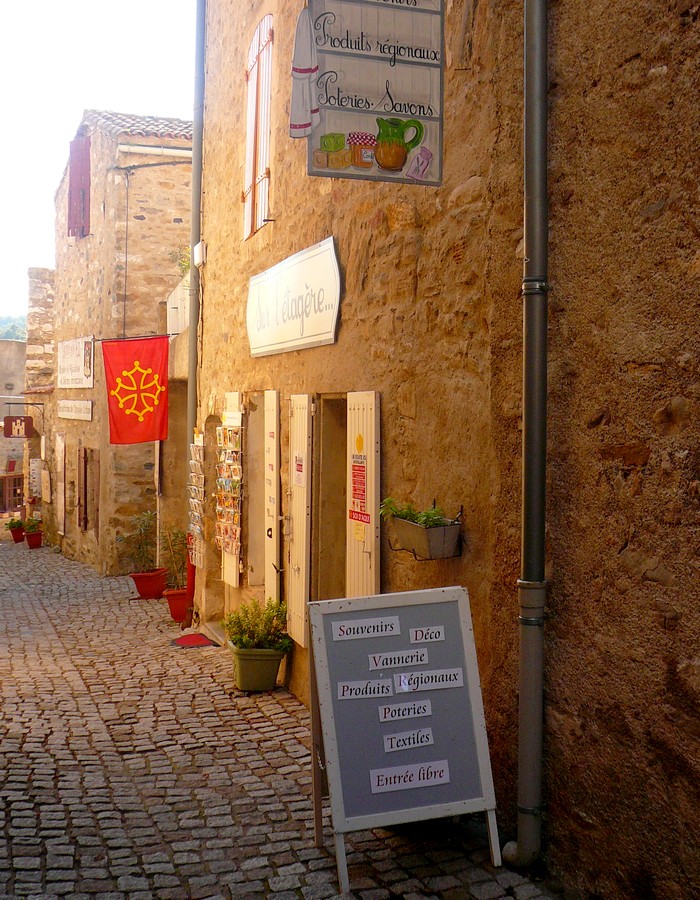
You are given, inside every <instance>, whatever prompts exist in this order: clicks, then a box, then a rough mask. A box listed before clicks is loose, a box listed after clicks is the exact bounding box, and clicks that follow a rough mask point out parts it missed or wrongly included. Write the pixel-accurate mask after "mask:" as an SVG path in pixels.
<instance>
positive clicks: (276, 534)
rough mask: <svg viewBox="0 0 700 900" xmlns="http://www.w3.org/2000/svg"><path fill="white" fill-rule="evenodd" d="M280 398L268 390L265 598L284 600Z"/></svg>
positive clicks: (265, 458) (266, 421)
mask: <svg viewBox="0 0 700 900" xmlns="http://www.w3.org/2000/svg"><path fill="white" fill-rule="evenodd" d="M279 422H280V398H279V392H278V391H265V442H264V443H265V457H264V466H265V472H264V485H265V520H264V528H265V597H266V598H268V597H271V598H272V599H273V600H275V601H278V600H279V599H280V576H279V571H280V439H279Z"/></svg>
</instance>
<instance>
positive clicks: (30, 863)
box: [0, 533, 553, 900]
mask: <svg viewBox="0 0 700 900" xmlns="http://www.w3.org/2000/svg"><path fill="white" fill-rule="evenodd" d="M5 534H7V533H5ZM134 596H135V591H134V590H133V584H132V582H131V580H130V579H128V578H99V577H97V576H96V575H95V573H94V572H93V571H92V570H91V569H89V568H88V567H86V566H83V565H81V564H79V563H74V562H70V561H67V560H65V559H64V558H63V557H62V556H61V555H60V554H57V553H55V552H54V551H53V550H52V549H51V548H48V547H44V548H42V549H40V550H29V549H28V547H27V545H26V544H18V545H14V544H11V543H8V542H7V541H5V540H4V541H3V542H2V543H0V639H1V641H2V647H1V652H0V693H1V703H2V715H1V719H0V827H1V829H2V838H1V840H0V896H2V897H37V898H39V897H40V898H49V897H69V898H78V897H98V898H102V900H117V898H125V897H129V898H204V897H222V898H227V897H238V896H249V897H274V898H277V900H291V898H302V897H303V898H309V900H312V898H325V897H333V896H338V890H339V888H338V882H337V874H336V868H335V859H334V857H333V855H332V852H331V850H332V835H331V831H330V821H329V819H328V818H326V819H325V820H324V822H325V833H326V847H325V848H316V847H315V846H314V840H313V816H312V808H311V773H310V753H309V745H310V735H309V717H308V714H307V712H306V710H305V708H304V707H303V706H302V705H301V704H300V703H299V702H298V701H297V700H296V699H295V698H294V697H293V696H292V695H291V694H289V693H288V692H287V691H285V690H283V689H278V690H276V691H275V692H273V693H271V694H262V695H250V696H246V695H244V694H242V693H241V692H239V691H237V690H235V689H234V687H233V680H232V671H231V660H230V655H229V653H228V651H227V650H225V649H222V648H218V647H205V648H196V649H181V648H179V647H177V646H174V645H173V643H172V641H173V640H174V639H175V638H176V637H178V636H179V630H178V626H176V625H175V624H174V623H173V622H172V620H171V619H170V616H169V614H168V609H167V603H166V602H165V601H164V600H153V601H147V600H139V599H134ZM481 818H482V817H479V816H477V817H474V819H473V821H471V820H469V821H467V823H466V824H463V825H461V826H457V825H456V824H454V823H452V822H433V823H422V824H421V823H418V824H417V825H412V826H410V827H402V828H400V829H399V828H397V829H386V830H384V829H381V830H380V829H377V830H375V831H372V832H363V833H354V834H352V835H349V836H348V837H347V841H346V846H347V851H348V864H349V871H350V881H351V887H352V891H353V893H352V894H351V895H349V896H354V897H360V898H365V900H382V898H390V897H407V898H418V897H436V898H462V897H464V898H468V897H473V898H476V900H489V898H495V897H501V896H506V895H508V896H512V897H515V898H517V900H528V898H536V897H544V896H547V897H551V896H553V895H552V894H550V893H548V892H547V891H546V890H545V889H544V888H543V887H541V886H540V885H538V884H534V883H531V882H529V881H527V880H526V879H525V878H523V877H521V876H520V875H516V874H515V873H512V872H509V871H508V870H506V869H497V870H495V869H493V868H492V867H491V866H490V865H489V862H488V851H487V843H486V837H485V829H484V828H483V827H482V822H481Z"/></svg>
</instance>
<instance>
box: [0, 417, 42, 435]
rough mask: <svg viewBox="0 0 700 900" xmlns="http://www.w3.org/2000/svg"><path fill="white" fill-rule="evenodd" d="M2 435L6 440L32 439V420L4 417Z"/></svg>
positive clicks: (30, 418)
mask: <svg viewBox="0 0 700 900" xmlns="http://www.w3.org/2000/svg"><path fill="white" fill-rule="evenodd" d="M2 425H3V429H2V433H3V436H4V437H6V438H30V437H34V420H33V419H32V417H31V416H5V417H4V418H3V420H2Z"/></svg>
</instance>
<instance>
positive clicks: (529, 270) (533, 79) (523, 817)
mask: <svg viewBox="0 0 700 900" xmlns="http://www.w3.org/2000/svg"><path fill="white" fill-rule="evenodd" d="M524 150H525V154H524V155H525V165H524V182H525V211H524V255H525V260H524V265H523V288H522V293H523V463H522V465H523V469H522V472H523V476H522V477H523V488H522V491H523V494H522V544H521V577H520V580H519V581H518V596H519V602H520V676H519V691H520V696H519V712H518V729H519V741H518V839H517V842H511V843H509V844H507V845H506V846H505V847H504V849H503V857H504V859H505V861H506V862H507V863H509V864H510V865H513V866H515V867H527V866H529V865H531V864H532V863H534V862H535V860H536V859H537V857H538V856H539V854H540V846H541V836H542V821H541V816H542V733H543V725H544V723H543V674H544V607H545V596H546V582H545V575H544V562H545V486H546V471H547V470H546V456H547V250H548V248H547V241H548V218H549V213H548V203H547V0H525V89H524Z"/></svg>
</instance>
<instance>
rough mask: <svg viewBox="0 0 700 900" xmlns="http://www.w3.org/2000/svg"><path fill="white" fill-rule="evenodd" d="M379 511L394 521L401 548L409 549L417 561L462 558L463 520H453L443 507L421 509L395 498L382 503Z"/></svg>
mask: <svg viewBox="0 0 700 900" xmlns="http://www.w3.org/2000/svg"><path fill="white" fill-rule="evenodd" d="M379 512H380V514H381V517H382V518H383V519H388V520H390V521H391V523H392V525H393V529H394V534H395V535H396V539H397V541H398V544H399V546H398V547H391V543H390V544H389V546H390V547H391V549H392V550H408V551H409V552H410V553H413V556H414V557H415V558H416V559H420V560H426V559H446V558H449V557H451V556H459V555H460V552H461V546H460V542H459V528H460V524H459V519H458V518H457V519H449V518H447V516H445V514H444V513H443V511H442V510H441V509H440V507H439V506H436V505H435V504H433V505H432V506H431V507H430V508H429V509H425V510H421V511H419V510H417V509H416V508H415V507H414V506H413V504H411V503H399V502H398V501H396V500H394V498H393V497H387V498H386V499H385V500H382V502H381V505H380V507H379Z"/></svg>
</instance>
